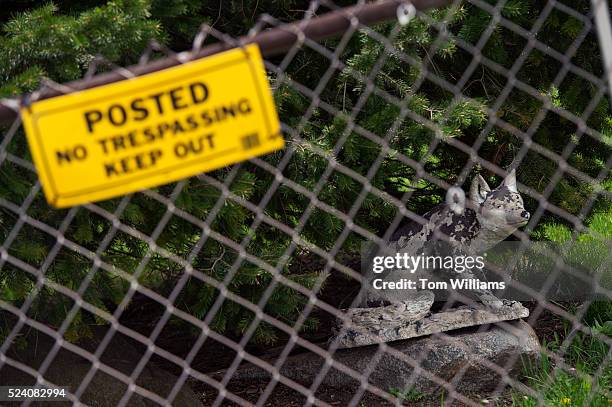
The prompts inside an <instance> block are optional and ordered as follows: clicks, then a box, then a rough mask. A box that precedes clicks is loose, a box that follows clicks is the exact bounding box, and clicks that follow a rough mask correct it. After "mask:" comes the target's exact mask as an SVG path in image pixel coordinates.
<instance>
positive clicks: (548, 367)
mask: <svg viewBox="0 0 612 407" xmlns="http://www.w3.org/2000/svg"><path fill="white" fill-rule="evenodd" d="M583 322H584V323H585V324H586V325H587V326H589V327H590V328H591V330H592V334H587V333H584V332H579V333H577V334H576V336H575V337H574V339H573V340H572V343H571V344H570V345H569V346H568V347H567V349H566V351H565V353H564V355H565V356H564V361H565V364H566V365H567V366H572V367H571V368H567V367H565V368H564V369H562V368H560V367H558V366H556V365H555V364H554V362H553V361H552V360H551V359H550V357H549V356H548V355H546V354H544V353H543V354H542V356H541V359H540V360H539V361H538V362H537V364H531V365H530V364H527V365H526V366H525V377H526V378H527V385H528V386H529V387H531V388H532V389H533V390H535V391H536V392H538V393H539V394H540V396H541V397H542V400H543V401H544V403H545V404H546V405H550V406H571V407H578V406H581V407H583V406H584V407H610V406H612V394H611V393H610V389H612V362H611V360H610V357H612V355H610V352H612V350H611V349H610V346H609V345H608V344H607V343H606V342H605V339H604V338H605V337H608V338H612V302H610V301H598V302H595V303H593V304H592V305H591V307H590V308H589V310H588V311H587V313H586V315H585V318H584V321H583ZM567 331H569V326H567V327H566V334H567V333H568V332H567ZM608 343H609V341H608ZM542 346H543V347H544V348H546V349H548V350H549V351H550V352H552V353H556V352H559V351H560V349H561V346H562V341H561V340H560V339H559V337H558V336H555V338H554V339H553V340H552V341H549V342H548V343H544V344H543V345H542ZM512 405H513V406H515V407H532V406H538V405H540V404H539V399H538V398H536V397H532V396H528V395H523V394H513V397H512Z"/></svg>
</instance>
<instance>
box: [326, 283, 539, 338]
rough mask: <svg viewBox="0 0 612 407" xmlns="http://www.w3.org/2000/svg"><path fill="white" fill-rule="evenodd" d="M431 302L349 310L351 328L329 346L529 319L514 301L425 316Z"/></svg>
mask: <svg viewBox="0 0 612 407" xmlns="http://www.w3.org/2000/svg"><path fill="white" fill-rule="evenodd" d="M423 293H430V292H429V291H425V292H423ZM432 302H433V294H431V296H429V297H427V296H425V295H424V296H423V298H422V299H421V300H419V301H416V302H411V301H410V302H403V303H399V304H391V305H388V306H385V307H375V308H352V309H349V310H347V316H349V317H350V318H351V324H350V325H348V326H345V329H344V330H341V329H336V330H335V335H334V337H333V338H332V339H331V340H330V342H331V341H334V342H335V343H336V344H337V346H338V347H339V348H354V347H357V346H366V345H372V344H376V343H385V342H393V341H397V340H400V339H409V338H414V337H418V336H425V335H430V334H433V333H439V332H446V331H451V330H453V329H459V328H466V327H469V326H476V325H483V324H490V323H494V322H500V321H510V320H514V319H520V318H526V317H528V316H529V310H528V309H527V308H525V307H523V305H522V304H521V303H520V302H517V301H507V300H504V301H503V302H502V305H501V306H499V307H485V306H471V307H468V306H463V307H458V308H454V309H451V310H449V311H444V312H438V313H434V314H429V308H430V306H431V303H432ZM428 314H429V315H428ZM336 323H337V326H338V328H339V327H341V326H342V320H338V321H336Z"/></svg>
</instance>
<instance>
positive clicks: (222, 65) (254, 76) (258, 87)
mask: <svg viewBox="0 0 612 407" xmlns="http://www.w3.org/2000/svg"><path fill="white" fill-rule="evenodd" d="M235 49H236V50H240V48H235ZM245 60H246V62H247V64H248V65H249V70H250V72H251V76H252V79H253V81H254V82H255V92H256V94H257V96H258V98H259V104H260V105H261V107H262V110H263V113H264V124H265V127H266V132H267V133H268V134H271V133H272V131H271V125H270V122H269V118H268V114H269V111H268V108H267V106H266V105H267V104H266V103H264V101H265V99H264V96H263V94H262V89H261V85H260V83H259V81H258V80H257V72H256V71H255V69H254V66H253V61H252V58H251V54H250V53H248V52H242V53H241V55H240V56H239V57H237V58H236V59H235V60H233V61H228V62H223V63H220V64H217V65H214V66H212V67H209V68H206V69H204V70H201V71H196V72H194V73H193V75H190V76H186V77H185V78H191V77H199V76H200V75H203V74H205V73H207V72H212V71H216V70H218V69H221V68H225V67H227V66H230V65H235V64H237V63H241V62H244V61H245ZM187 64H188V63H187ZM187 64H185V65H181V66H186V65H187ZM170 69H172V68H170ZM154 74H155V73H151V74H148V75H154ZM264 74H265V71H264ZM145 76H147V75H145ZM137 79H138V78H135V79H134V80H137ZM128 80H129V79H128ZM173 82H177V81H176V79H172V80H164V81H160V82H157V83H155V84H153V85H147V86H146V87H144V86H143V87H140V88H136V89H130V90H129V91H125V90H124V91H121V92H115V93H113V94H112V95H109V96H107V97H104V98H100V99H96V100H92V101H91V102H88V103H85V104H82V103H74V104H70V105H67V106H63V107H61V108H56V109H50V110H46V111H44V112H42V113H34V114H33V115H32V124H33V130H34V137H35V139H36V142H37V144H38V148H39V154H40V156H41V159H42V161H43V166H44V167H45V171H46V173H47V179H48V180H49V186H50V187H51V192H52V195H53V197H54V198H55V199H54V202H57V201H58V200H59V199H62V198H70V197H75V196H78V195H82V194H86V193H95V192H99V191H103V190H107V189H112V188H113V187H115V186H116V185H120V184H125V183H128V184H130V183H133V182H135V181H137V180H139V179H142V178H148V177H152V176H157V175H160V174H162V173H166V172H171V171H174V170H176V169H177V168H186V167H189V166H192V165H193V163H194V162H196V161H201V160H203V159H209V158H211V157H216V158H218V156H219V155H223V154H228V153H231V152H233V151H235V150H237V149H238V148H231V149H226V150H223V151H220V152H218V153H216V154H214V155H211V156H207V157H204V158H202V157H200V158H197V159H194V160H190V161H188V162H186V163H181V164H177V165H175V166H172V167H169V168H163V169H158V170H154V171H152V172H149V173H146V174H142V175H138V176H135V177H132V178H129V179H123V180H120V181H117V182H114V183H112V184H105V185H104V186H103V187H93V188H87V189H80V190H77V191H74V192H68V193H64V194H59V193H58V191H57V187H56V184H55V181H54V179H53V177H52V176H51V170H50V167H49V163H48V160H47V155H46V154H45V149H44V144H43V143H42V138H41V134H40V130H39V128H38V120H39V118H40V117H42V116H45V115H48V114H51V113H55V112H57V111H65V110H70V109H72V108H74V107H75V106H79V107H85V106H88V105H90V104H93V103H99V102H100V101H104V100H108V99H113V98H114V97H117V96H118V95H124V94H126V93H132V92H139V91H142V90H145V89H148V88H150V87H153V86H155V87H157V86H164V85H166V84H168V83H173ZM252 157H253V156H249V157H247V158H246V159H248V158H252Z"/></svg>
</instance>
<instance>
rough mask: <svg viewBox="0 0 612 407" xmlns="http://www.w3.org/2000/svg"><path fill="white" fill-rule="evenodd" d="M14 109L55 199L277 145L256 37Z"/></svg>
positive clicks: (188, 170)
mask: <svg viewBox="0 0 612 407" xmlns="http://www.w3.org/2000/svg"><path fill="white" fill-rule="evenodd" d="M21 114H22V117H23V123H24V127H25V130H26V134H27V138H28V143H29V144H30V149H31V151H32V156H33V158H34V163H35V165H36V168H37V169H38V173H39V177H40V180H41V183H42V186H43V190H44V192H45V196H46V197H47V201H49V203H50V204H52V205H53V206H55V207H66V206H72V205H77V204H81V203H86V202H91V201H97V200H102V199H107V198H111V197H115V196H117V195H122V194H126V193H129V192H134V191H138V190H141V189H144V188H149V187H153V186H156V185H161V184H165V183H169V182H172V181H176V180H179V179H182V178H186V177H189V176H192V175H194V174H197V173H200V172H204V171H210V170H213V169H216V168H220V167H223V166H226V165H229V164H233V163H236V162H239V161H243V160H246V159H248V158H251V157H255V156H258V155H261V154H265V153H269V152H271V151H275V150H278V149H280V148H282V147H283V146H284V140H283V137H282V136H281V133H280V124H279V121H278V116H277V113H276V109H275V106H274V101H273V99H272V95H271V93H270V89H269V87H268V81H267V79H266V75H265V70H264V66H263V62H262V58H261V55H260V53H259V48H258V47H257V46H256V45H249V46H247V47H245V48H240V49H234V50H231V51H227V52H224V53H221V54H218V55H215V56H212V57H209V58H205V59H202V60H199V61H194V62H189V63H186V64H184V65H180V66H177V67H173V68H169V69H166V70H163V71H160V72H156V73H153V74H148V75H144V76H140V77H137V78H134V79H130V80H125V81H122V82H118V83H114V84H111V85H107V86H102V87H98V88H93V89H89V90H86V91H82V92H77V93H72V94H69V95H64V96H59V97H56V98H52V99H47V100H42V101H40V102H35V103H33V104H32V105H31V106H30V107H24V108H23V109H22V111H21Z"/></svg>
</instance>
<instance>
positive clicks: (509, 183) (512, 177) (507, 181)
mask: <svg viewBox="0 0 612 407" xmlns="http://www.w3.org/2000/svg"><path fill="white" fill-rule="evenodd" d="M502 185H504V186H506V187H508V189H509V190H510V191H511V192H518V188H517V187H516V171H515V169H514V168H513V169H512V171H510V173H509V174H508V175H507V176H506V178H504V182H502Z"/></svg>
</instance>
